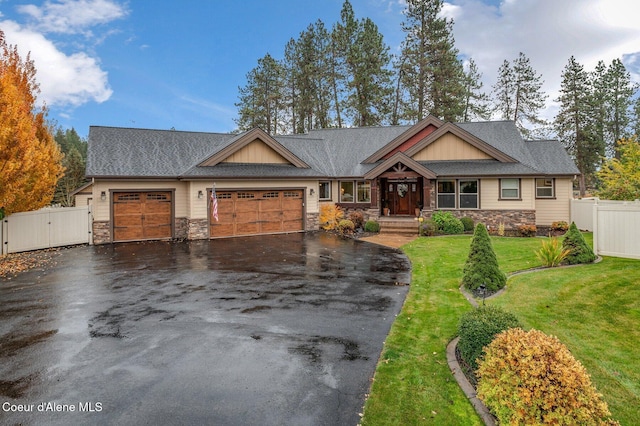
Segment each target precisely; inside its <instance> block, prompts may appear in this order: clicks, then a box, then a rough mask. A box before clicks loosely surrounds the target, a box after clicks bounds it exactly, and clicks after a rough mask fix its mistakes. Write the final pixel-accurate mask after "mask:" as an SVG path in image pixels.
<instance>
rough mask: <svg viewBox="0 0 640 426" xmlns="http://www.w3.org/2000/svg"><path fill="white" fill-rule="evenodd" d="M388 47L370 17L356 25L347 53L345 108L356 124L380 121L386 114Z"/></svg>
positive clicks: (389, 94)
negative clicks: (347, 93) (346, 95)
mask: <svg viewBox="0 0 640 426" xmlns="http://www.w3.org/2000/svg"><path fill="white" fill-rule="evenodd" d="M389 62H390V56H389V47H388V46H387V45H386V44H385V43H384V41H383V37H382V34H380V32H379V31H378V27H377V26H376V25H375V24H374V23H373V21H372V20H371V19H368V18H367V19H364V20H362V21H361V22H360V23H359V25H358V32H357V34H356V40H355V43H354V44H353V45H352V46H351V48H350V49H349V53H348V60H347V64H348V70H349V77H350V81H349V83H348V87H349V92H350V93H349V97H348V98H347V101H346V108H347V111H348V113H349V115H351V116H352V117H353V124H354V125H356V126H373V125H379V124H382V123H383V121H385V119H386V118H387V117H388V116H389V99H390V96H391V75H392V71H391V70H390V69H389V68H388V66H389Z"/></svg>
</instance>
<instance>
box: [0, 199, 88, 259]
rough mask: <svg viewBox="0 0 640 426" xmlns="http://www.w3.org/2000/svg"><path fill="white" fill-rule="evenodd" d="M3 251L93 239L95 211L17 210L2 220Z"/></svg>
mask: <svg viewBox="0 0 640 426" xmlns="http://www.w3.org/2000/svg"><path fill="white" fill-rule="evenodd" d="M0 241H1V242H2V254H8V253H16V252H21V251H29V250H37V249H43V248H50V247H61V246H68V245H73V244H87V243H90V242H91V210H90V208H89V206H84V207H57V208H56V207H53V208H45V209H41V210H37V211H33V212H25V213H14V214H12V215H10V216H7V217H5V218H4V219H3V220H2V229H1V230H0Z"/></svg>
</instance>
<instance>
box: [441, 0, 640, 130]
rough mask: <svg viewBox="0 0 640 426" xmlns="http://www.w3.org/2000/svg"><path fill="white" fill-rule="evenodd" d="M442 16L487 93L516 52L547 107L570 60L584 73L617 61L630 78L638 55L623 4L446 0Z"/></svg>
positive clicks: (631, 9) (635, 32)
mask: <svg viewBox="0 0 640 426" xmlns="http://www.w3.org/2000/svg"><path fill="white" fill-rule="evenodd" d="M443 13H444V14H445V15H446V16H447V17H450V18H453V19H454V37H455V41H456V47H457V48H458V49H459V50H460V52H461V53H462V54H463V55H466V56H470V57H473V59H474V61H475V62H476V63H477V64H478V67H479V69H480V71H481V72H483V74H484V77H483V80H484V81H483V82H484V87H485V89H487V90H490V89H491V85H493V84H494V83H495V79H496V74H497V70H498V68H499V66H500V64H501V63H502V62H503V61H504V60H505V59H506V60H509V61H511V60H513V59H515V58H517V56H518V54H519V52H523V53H525V54H526V55H527V57H529V58H530V60H531V65H532V67H533V68H534V69H535V70H536V71H537V72H538V73H539V74H542V79H543V80H544V81H545V85H544V87H543V90H545V92H546V93H547V94H549V101H550V102H549V104H550V105H551V104H552V102H551V101H552V100H553V99H554V98H556V97H557V95H558V91H559V88H560V80H561V73H562V70H563V69H564V67H565V65H566V64H567V62H568V60H569V58H570V57H571V56H572V55H573V56H575V58H576V60H577V61H578V62H580V63H581V64H582V65H584V66H585V69H587V70H592V69H593V68H594V67H595V65H596V64H597V62H598V61H600V60H603V61H604V62H605V63H606V64H607V65H608V64H610V63H611V61H612V60H613V59H616V58H625V64H626V65H627V67H628V69H629V71H630V72H631V73H632V74H634V69H633V67H634V66H637V64H634V63H633V61H632V60H631V59H632V58H634V57H635V55H634V54H635V53H637V52H638V51H640V27H638V26H637V23H636V22H634V21H635V20H636V16H637V14H636V13H635V5H634V4H633V2H629V1H628V0H561V1H558V0H503V1H500V2H491V3H488V2H487V0H484V1H482V0H449V2H448V3H445V6H444V7H443ZM625 55H626V56H625ZM636 71H637V70H636ZM548 118H551V117H548Z"/></svg>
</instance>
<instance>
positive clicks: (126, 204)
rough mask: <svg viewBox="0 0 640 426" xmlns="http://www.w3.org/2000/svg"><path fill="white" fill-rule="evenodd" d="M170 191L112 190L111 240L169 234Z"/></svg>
mask: <svg viewBox="0 0 640 426" xmlns="http://www.w3.org/2000/svg"><path fill="white" fill-rule="evenodd" d="M171 195H172V193H171V191H163V192H116V193H114V194H113V240H114V241H133V240H152V239H162V238H171V237H172V226H171V223H172V219H173V218H172V212H173V208H172V204H171Z"/></svg>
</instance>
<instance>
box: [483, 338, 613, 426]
mask: <svg viewBox="0 0 640 426" xmlns="http://www.w3.org/2000/svg"><path fill="white" fill-rule="evenodd" d="M478 365H479V367H478V370H477V371H476V373H477V376H478V378H479V379H478V387H477V392H478V398H480V400H481V401H482V402H484V403H485V404H486V405H487V407H488V408H489V409H490V410H491V412H492V413H493V414H494V415H495V416H496V417H497V418H498V422H499V424H505V425H506V424H517V425H531V424H558V425H615V424H618V423H617V422H615V421H614V420H612V419H610V418H609V416H611V413H610V412H609V408H608V407H607V403H606V402H604V401H603V400H602V395H600V394H599V393H597V391H596V388H595V387H594V386H593V384H592V383H591V378H590V377H589V374H587V371H586V370H585V368H584V367H583V366H582V364H581V363H580V362H579V361H578V360H576V359H575V358H574V357H573V355H571V352H569V350H568V349H567V347H566V346H564V345H563V344H562V343H561V342H560V341H559V340H558V339H557V338H555V337H553V336H547V335H546V334H544V333H543V332H541V331H538V330H530V331H524V330H522V329H521V328H512V329H509V330H506V331H504V332H502V333H500V334H498V335H497V336H496V338H495V339H494V340H493V342H491V343H490V344H489V345H488V346H487V347H486V349H485V356H484V358H483V359H481V360H480V361H479V362H478Z"/></svg>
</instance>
